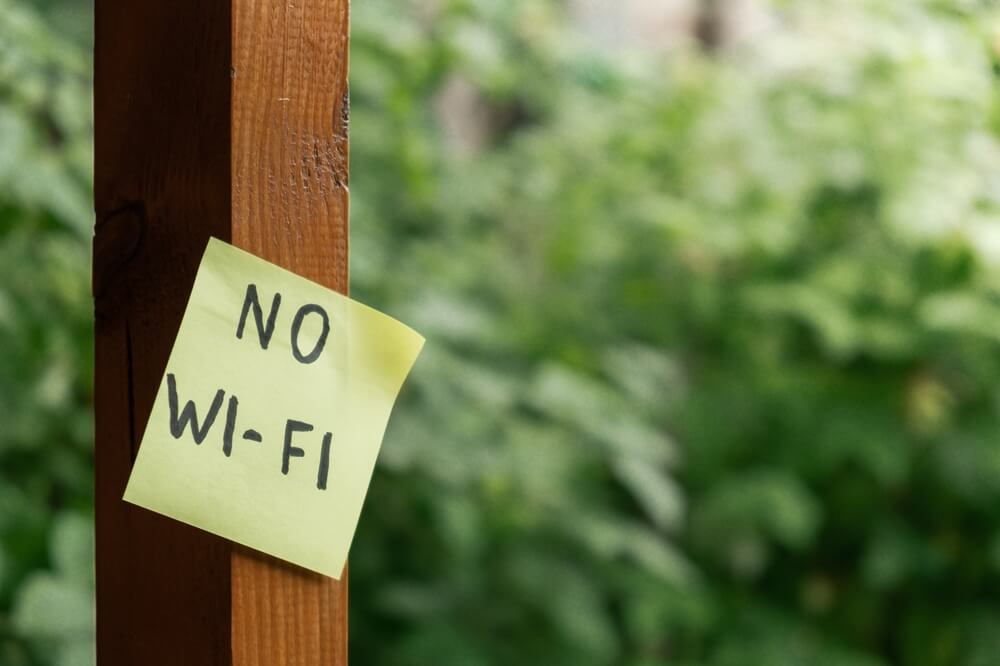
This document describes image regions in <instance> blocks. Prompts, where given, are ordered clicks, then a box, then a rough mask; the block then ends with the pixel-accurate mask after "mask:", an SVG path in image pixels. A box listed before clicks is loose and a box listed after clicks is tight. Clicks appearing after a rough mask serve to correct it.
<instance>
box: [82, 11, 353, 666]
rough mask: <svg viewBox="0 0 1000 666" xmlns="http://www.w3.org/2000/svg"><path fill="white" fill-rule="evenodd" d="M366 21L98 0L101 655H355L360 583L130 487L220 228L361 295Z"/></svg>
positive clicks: (232, 658) (238, 659) (340, 658)
mask: <svg viewBox="0 0 1000 666" xmlns="http://www.w3.org/2000/svg"><path fill="white" fill-rule="evenodd" d="M347 17H348V7H347V0H281V1H280V2H279V1H278V0H228V1H226V0H223V1H220V2H205V1H203V0H141V1H139V0H97V2H96V20H95V40H96V47H95V62H96V65H95V68H96V72H95V93H94V107H95V124H96V130H95V132H96V137H95V139H96V150H95V207H96V211H97V225H96V230H95V236H94V277H93V280H94V300H95V316H96V350H95V351H96V368H97V370H96V372H97V376H96V391H95V392H96V406H95V409H96V466H97V471H96V475H97V479H96V483H97V491H96V505H97V644H98V647H97V651H98V663H99V664H102V665H103V664H124V665H131V664H142V665H143V666H147V665H157V664H164V665H170V666H177V665H180V664H184V665H185V666H190V665H199V664H211V665H213V666H214V665H219V664H222V665H227V664H233V665H237V664H238V665H241V666H242V665H245V664H253V665H257V664H259V665H261V666H264V665H266V666H275V665H277V666H281V665H283V664H336V665H338V666H339V665H343V664H346V663H347V583H346V578H345V579H344V580H343V582H341V583H337V582H336V581H333V580H332V579H329V578H326V577H323V576H320V575H318V574H313V573H310V572H307V571H305V570H302V569H299V568H297V567H294V566H292V565H288V564H285V563H282V562H279V561H276V560H274V559H271V558H268V557H265V556H263V555H260V554H257V553H254V552H251V551H249V550H247V549H243V548H240V547H237V546H234V545H232V544H230V543H229V542H227V541H225V540H223V539H220V538H217V537H214V536H212V535H210V534H207V533H205V532H201V531H199V530H197V529H194V528H191V527H188V526H186V525H183V524H181V523H179V522H176V521H173V520H170V519H168V518H164V517H162V516H159V515H157V514H154V513H151V512H149V511H145V510H143V509H140V508H137V507H135V506H132V505H130V504H127V503H125V502H123V501H122V500H121V496H122V493H123V491H124V488H125V483H126V480H127V478H128V474H129V471H130V469H131V466H132V461H133V460H134V458H135V454H136V449H137V447H138V443H139V441H140V438H141V436H142V432H143V429H144V427H145V423H146V419H147V417H148V415H149V412H150V409H151V407H152V404H153V398H154V396H155V394H156V390H157V387H158V385H159V382H160V378H161V376H162V374H163V371H164V368H165V366H166V361H167V356H168V354H169V352H170V349H171V346H172V344H173V340H174V336H175V335H176V333H177V328H178V326H179V324H180V319H181V315H182V313H183V310H184V306H185V304H186V301H187V297H188V294H189V292H190V289H191V286H192V284H193V281H194V275H195V270H196V268H197V265H198V261H199V260H200V258H201V253H202V251H203V249H204V247H205V243H206V242H207V240H208V237H209V236H216V237H218V238H221V239H223V240H228V241H231V242H232V243H234V244H235V245H237V246H239V247H242V248H244V249H247V250H249V251H251V252H253V253H254V254H257V255H259V256H261V257H263V258H265V259H268V260H270V261H273V262H275V263H277V264H279V265H282V266H285V267H287V268H289V269H291V270H293V271H295V272H297V273H299V274H301V275H304V276H306V277H308V278H310V279H312V280H315V281H317V282H320V283H322V284H325V285H327V286H330V287H333V288H335V289H337V290H339V291H342V292H346V290H347V205H348V193H347V113H348V105H347V52H348V51H347V47H348V21H347ZM345 575H346V574H345Z"/></svg>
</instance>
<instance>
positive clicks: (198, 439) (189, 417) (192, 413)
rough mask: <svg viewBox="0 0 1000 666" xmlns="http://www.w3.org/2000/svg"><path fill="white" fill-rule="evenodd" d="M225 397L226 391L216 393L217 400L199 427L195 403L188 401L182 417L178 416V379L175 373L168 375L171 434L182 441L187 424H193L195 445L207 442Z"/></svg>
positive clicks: (181, 413)
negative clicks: (206, 439) (207, 436)
mask: <svg viewBox="0 0 1000 666" xmlns="http://www.w3.org/2000/svg"><path fill="white" fill-rule="evenodd" d="M224 396H225V391H223V390H222V389H219V390H218V391H216V392H215V398H214V399H213V400H212V406H211V407H209V408H208V414H206V415H205V422H204V423H202V424H201V426H200V427H199V426H198V410H197V408H196V407H195V406H194V402H192V401H190V400H188V401H187V402H186V403H184V409H182V410H181V412H180V415H179V416H178V414H177V378H176V377H174V375H173V373H169V372H168V373H167V402H168V403H169V404H170V434H171V435H173V436H174V439H180V438H181V435H183V434H184V429H185V428H186V427H187V424H188V423H190V424H191V436H192V437H194V443H195V444H201V443H202V442H203V441H205V436H206V435H208V431H209V429H211V427H212V424H213V423H215V417H216V416H217V415H218V413H219V408H220V407H222V399H223V397H224Z"/></svg>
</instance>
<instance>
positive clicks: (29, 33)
mask: <svg viewBox="0 0 1000 666" xmlns="http://www.w3.org/2000/svg"><path fill="white" fill-rule="evenodd" d="M0 35H3V37H2V38H0V146H3V150H2V151H0V340H2V343H0V423H2V424H3V427H2V428H0V663H3V664H10V665H11V666H19V665H21V664H31V663H51V664H59V665H65V666H70V665H73V664H86V663H92V662H93V573H92V570H93V547H92V541H93V528H92V522H93V508H92V504H93V482H92V478H93V455H92V439H93V425H92V424H93V418H92V415H91V394H92V388H91V387H92V385H93V361H92V351H91V350H92V339H93V334H92V330H91V329H92V323H91V319H92V311H93V310H92V306H91V301H90V289H89V278H88V273H89V266H88V264H89V253H90V250H89V245H90V228H91V224H92V213H91V205H90V182H91V175H90V169H91V134H92V125H91V121H90V69H89V66H88V65H87V64H86V60H85V59H82V58H81V57H80V53H79V51H78V49H77V48H76V47H74V46H72V45H67V44H65V43H64V40H62V39H61V38H60V37H58V36H57V35H55V34H53V33H52V32H51V30H49V29H48V28H47V27H46V26H45V24H43V23H42V22H41V21H40V20H39V18H38V16H37V15H36V14H35V13H34V12H33V11H31V10H30V9H29V8H26V7H23V6H20V5H17V4H13V3H11V2H10V1H9V0H0Z"/></svg>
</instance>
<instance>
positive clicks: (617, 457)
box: [0, 0, 1000, 666]
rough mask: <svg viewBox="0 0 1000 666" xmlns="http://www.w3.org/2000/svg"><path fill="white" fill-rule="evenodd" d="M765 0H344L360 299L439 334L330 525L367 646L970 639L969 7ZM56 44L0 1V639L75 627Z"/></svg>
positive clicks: (915, 664) (976, 26) (78, 129)
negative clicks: (629, 29) (681, 28)
mask: <svg viewBox="0 0 1000 666" xmlns="http://www.w3.org/2000/svg"><path fill="white" fill-rule="evenodd" d="M590 4H591V5H594V4H596V5H600V4H601V3H590ZM706 4H708V3H706ZM715 4H716V5H718V6H725V4H726V3H715ZM761 4H762V7H761V9H762V12H763V14H762V16H763V19H762V20H760V21H757V22H756V23H753V25H755V26H757V27H756V28H755V29H754V30H755V31H750V32H749V33H746V34H743V35H742V36H741V37H732V36H731V37H728V38H725V39H722V40H721V42H720V43H719V44H718V45H717V46H715V47H713V48H707V47H706V46H704V45H702V44H700V43H699V42H698V40H697V39H694V38H687V39H677V38H674V39H673V40H672V41H671V42H670V45H669V48H665V49H663V50H662V51H654V50H653V49H652V48H650V47H649V45H646V46H645V47H641V46H638V45H635V46H633V45H631V44H625V43H616V44H617V45H616V46H614V47H609V46H608V45H607V43H606V41H602V40H601V39H599V38H598V37H595V36H593V35H591V34H590V33H588V32H587V31H584V30H581V29H580V28H579V27H578V26H577V23H576V20H575V19H574V18H572V16H571V15H572V13H573V10H572V6H574V5H572V3H563V2H557V1H556V0H519V1H518V2H510V1H509V0H440V1H438V2H418V1H417V0H408V1H400V0H393V1H390V0H363V1H359V2H356V3H355V4H354V8H353V12H354V14H353V26H352V28H353V34H352V54H351V55H352V63H351V64H352V106H353V109H352V110H353V113H352V165H351V171H352V184H353V191H352V207H353V210H352V216H353V220H352V224H353V229H352V286H353V290H354V295H355V296H356V297H358V298H360V299H361V300H363V301H366V302H369V303H371V304H373V305H376V306H377V307H379V308H381V309H385V310H387V311H389V312H391V313H393V314H395V315H397V316H399V317H400V318H402V319H404V320H405V321H407V322H409V323H412V324H413V325H414V326H415V327H416V328H417V329H418V330H420V331H421V332H423V333H424V334H425V335H426V336H427V337H428V341H429V344H428V346H427V348H426V350H425V353H424V355H423V356H422V358H421V360H420V361H419V362H418V365H417V367H416V368H415V370H414V374H413V375H412V377H411V380H410V381H409V382H408V384H407V386H406V388H405V390H404V394H403V396H402V398H401V401H400V404H399V405H398V407H397V409H396V413H395V414H394V417H393V420H392V423H391V424H390V427H389V432H388V433H387V437H386V443H385V447H384V450H383V455H382V457H381V460H380V468H379V470H378V472H377V473H376V475H375V480H374V483H373V486H372V490H371V494H370V497H369V500H368V502H367V504H366V509H365V512H364V514H363V519H362V521H361V526H360V529H359V533H358V536H357V539H356V543H355V546H354V548H353V550H352V557H351V567H352V569H351V572H352V573H351V585H352V593H351V604H352V646H351V651H352V658H353V659H354V660H355V661H357V662H358V663H364V664H367V663H371V664H399V665H401V666H407V665H409V664H413V665H421V666H422V665H424V664H444V665H447V664H456V665H459V664H461V665H462V666H465V665H471V666H476V665H480V664H482V665H484V666H485V665H491V666H492V665H494V664H496V665H500V664H536V663H545V664H551V665H552V666H558V665H560V664H566V665H573V666H576V665H584V666H585V665H587V664H595V665H597V664H631V665H635V666H650V665H652V664H662V663H670V664H678V665H681V666H730V665H732V666H785V665H788V666H792V665H799V664H812V665H817V666H855V665H856V666H880V665H887V664H896V663H899V664H908V665H912V666H945V665H949V666H950V665H958V666H979V665H985V664H992V663H994V662H995V661H996V655H997V654H1000V644H998V641H997V638H996V635H997V634H996V631H995V629H994V627H995V626H996V624H997V622H998V621H1000V604H998V603H997V602H996V601H995V598H996V597H997V593H998V592H1000V510H998V509H997V508H996V507H997V506H998V505H1000V504H998V501H1000V446H998V445H997V443H996V438H997V431H998V428H997V426H998V425H1000V380H998V379H997V377H1000V233H998V232H997V231H996V230H997V229H1000V226H998V223H1000V219H998V215H1000V201H998V199H997V196H996V194H995V193H996V192H997V191H998V187H997V186H998V183H997V182H996V178H997V176H996V174H998V173H1000V136H998V133H1000V104H998V101H1000V98H998V86H997V74H996V72H997V71H1000V58H998V55H997V48H998V47H997V46H996V44H997V42H996V41H995V34H994V32H992V31H995V30H996V29H997V27H998V26H1000V16H998V15H997V14H996V10H993V9H991V6H990V4H989V3H986V2H976V1H975V0H969V1H967V2H961V3H950V2H940V1H937V0H914V1H912V2H898V1H895V0H848V1H846V2H837V3H824V2H819V1H817V0H812V1H809V0H780V1H779V0H773V1H772V2H770V3H761ZM38 6H39V7H40V6H42V5H41V4H39V5H38ZM53 6H54V7H55V8H56V9H57V10H58V11H56V12H55V14H54V15H55V16H67V15H72V10H73V7H79V5H75V4H74V3H72V2H69V1H67V2H62V3H59V2H57V3H56V4H55V5H53ZM46 9H47V10H48V11H54V10H53V9H52V6H46ZM72 24H73V22H72V21H69V22H67V23H66V24H65V25H72ZM575 26H576V27H575ZM60 29H63V28H62V27H61V28H60ZM55 34H56V33H54V32H52V31H51V29H50V28H47V27H46V26H45V25H43V24H42V22H41V21H40V20H39V18H38V14H37V12H35V11H33V10H31V9H29V8H27V7H26V6H24V5H11V4H10V0H0V35H4V36H6V35H12V36H14V38H13V39H7V40H3V39H0V138H2V141H0V145H3V146H4V147H5V150H4V151H3V155H0V278H2V279H0V327H2V328H3V338H2V339H3V341H4V342H3V344H2V345H0V390H2V391H3V399H2V400H0V414H2V416H3V422H4V428H3V429H0V537H2V544H3V546H2V551H0V565H2V566H0V662H2V663H5V664H6V663H10V664H32V663H49V662H52V663H62V664H75V663H83V662H86V661H87V660H88V659H89V658H90V657H89V655H90V650H91V641H92V637H91V635H90V633H89V631H88V627H89V624H90V622H91V615H90V613H92V610H91V608H92V606H91V601H90V595H91V594H92V593H91V590H92V573H91V567H90V565H89V562H88V554H89V552H90V539H91V538H92V536H91V532H90V530H89V528H88V525H89V522H90V517H91V513H90V508H89V503H90V496H91V493H92V487H91V481H90V471H89V465H90V464H91V458H90V454H89V444H90V436H91V435H90V416H89V414H90V385H91V380H92V369H91V360H90V359H91V354H90V344H91V341H90V335H91V334H90V324H89V322H90V316H91V311H90V305H89V296H88V294H87V281H88V280H87V270H88V265H87V263H88V262H87V255H88V245H89V225H90V222H91V215H90V213H89V212H88V208H89V205H88V204H87V190H88V187H89V178H90V176H89V172H88V169H89V138H90V131H91V130H90V121H89V117H88V115H87V113H88V112H87V109H89V104H88V92H87V85H88V82H87V80H86V76H87V65H86V64H85V63H86V58H82V57H80V55H79V53H78V52H77V47H76V46H74V42H72V41H67V40H64V39H60V38H56V37H55V36H54V35H55Z"/></svg>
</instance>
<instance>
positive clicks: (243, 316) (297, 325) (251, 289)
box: [236, 284, 330, 364]
mask: <svg viewBox="0 0 1000 666" xmlns="http://www.w3.org/2000/svg"><path fill="white" fill-rule="evenodd" d="M279 307H281V294H279V293H275V294H274V298H273V299H271V310H270V312H268V314H267V321H266V322H265V321H264V309H263V308H262V307H261V305H260V298H259V297H258V296H257V285H255V284H248V285H247V294H246V296H245V297H244V298H243V311H242V312H241V313H240V323H239V326H237V327H236V338H237V339H238V340H242V339H243V329H244V328H245V327H246V324H247V315H249V314H250V312H251V311H252V312H253V318H254V323H256V324H257V338H258V340H259V341H260V348H261V349H267V346H268V345H269V344H271V336H272V335H274V322H275V320H276V319H277V317H278V308H279ZM311 314H316V315H319V317H320V318H321V319H322V320H323V332H322V333H320V334H319V338H317V340H316V343H315V344H314V345H313V348H312V351H310V352H309V353H308V354H303V353H302V350H301V349H300V348H299V331H300V330H301V329H302V322H303V321H304V320H305V318H306V317H307V316H309V315H311ZM329 334H330V317H329V316H328V315H327V314H326V310H324V309H323V308H322V307H321V306H319V305H316V304H315V303H309V304H308V305H303V306H302V307H301V308H299V309H298V312H296V313H295V317H294V318H293V319H292V331H291V340H292V356H294V357H295V360H296V361H298V362H299V363H305V364H309V363H312V362H313V361H315V360H316V359H318V358H319V355H320V354H321V353H322V352H323V347H324V346H325V345H326V338H327V336H328V335H329Z"/></svg>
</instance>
